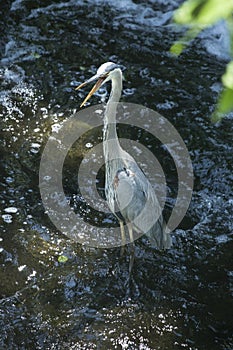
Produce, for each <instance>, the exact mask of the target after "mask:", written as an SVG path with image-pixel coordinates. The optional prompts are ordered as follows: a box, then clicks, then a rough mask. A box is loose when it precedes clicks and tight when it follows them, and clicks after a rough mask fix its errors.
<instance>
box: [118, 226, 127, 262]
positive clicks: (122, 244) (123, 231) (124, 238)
mask: <svg viewBox="0 0 233 350" xmlns="http://www.w3.org/2000/svg"><path fill="white" fill-rule="evenodd" d="M119 223H120V229H121V256H122V255H123V254H124V251H125V244H126V236H125V228H124V223H123V221H121V220H119Z"/></svg>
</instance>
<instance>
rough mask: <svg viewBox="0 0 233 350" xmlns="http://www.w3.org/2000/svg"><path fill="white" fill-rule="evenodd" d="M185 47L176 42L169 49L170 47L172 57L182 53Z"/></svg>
mask: <svg viewBox="0 0 233 350" xmlns="http://www.w3.org/2000/svg"><path fill="white" fill-rule="evenodd" d="M184 47H185V45H184V44H182V42H181V41H176V42H175V43H174V44H173V45H172V46H171V47H170V52H171V53H172V54H173V55H176V56H179V55H180V54H181V52H182V51H183V49H184Z"/></svg>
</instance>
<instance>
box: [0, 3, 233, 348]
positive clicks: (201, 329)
mask: <svg viewBox="0 0 233 350" xmlns="http://www.w3.org/2000/svg"><path fill="white" fill-rule="evenodd" d="M179 3H180V2H179V1H169V2H163V1H157V2H154V1H149V2H148V4H147V5H145V3H144V2H143V1H135V2H132V1H129V0H128V1H119V2H118V3H117V5H115V3H113V2H112V1H110V0H109V1H80V2H78V3H77V2H76V1H68V2H59V1H57V2H53V4H49V3H48V2H46V1H36V2H33V3H31V2H22V1H14V2H11V1H6V2H5V3H4V7H3V9H2V15H3V17H2V20H1V22H2V23H1V24H2V25H3V30H2V38H1V42H0V43H1V47H0V49H1V53H2V58H1V71H0V74H1V92H0V102H1V111H0V114H1V131H0V132H1V138H0V151H1V160H0V170H1V179H0V187H1V196H0V208H1V219H0V226H1V234H0V264H1V269H0V295H1V300H0V326H1V338H0V347H1V348H2V349H192V350H193V349H216V350H217V349H232V348H233V338H232V334H233V321H232V312H233V302H232V286H233V267H232V248H233V241H232V232H233V227H232V226H233V224H232V222H233V214H232V213H233V211H232V208H233V200H232V192H233V191H232V188H233V184H232V181H233V178H232V116H231V115H229V116H227V117H226V118H225V119H223V121H222V122H221V123H219V124H218V125H213V124H211V122H210V115H211V112H212V111H213V109H214V106H215V102H216V99H217V94H218V92H219V91H220V88H221V85H220V81H221V79H220V77H221V74H222V73H223V71H224V66H225V63H226V61H227V57H228V56H227V50H226V42H227V38H226V39H225V28H224V25H223V24H220V25H218V28H217V29H216V28H215V29H214V30H212V31H211V30H210V31H207V32H206V33H205V34H203V35H202V36H201V37H200V38H198V39H196V40H194V41H193V42H192V43H191V44H190V46H189V47H188V49H187V50H186V51H185V52H184V53H183V54H182V55H181V56H180V57H179V58H174V57H172V56H171V55H170V54H169V47H170V45H171V44H172V42H173V40H174V39H176V38H177V35H178V33H179V29H178V28H176V27H175V26H174V25H172V24H171V22H170V19H171V15H172V10H174V9H175V8H176V7H178V5H179ZM3 18H4V23H3ZM221 33H222V35H221ZM213 48H214V49H213ZM107 60H114V61H116V62H119V63H120V64H122V65H123V66H125V67H126V69H125V71H124V75H125V82H124V91H123V97H122V100H123V101H125V102H132V103H140V104H142V105H145V106H148V107H150V108H152V109H154V110H157V111H158V112H159V113H161V114H162V115H163V116H165V117H166V118H167V119H168V120H169V121H170V122H171V123H172V124H173V125H174V126H175V128H176V129H177V130H178V131H179V133H180V134H181V136H182V138H183V140H184V141H185V143H186V145H187V147H188V149H189V152H190V156H191V159H192V162H193V168H194V176H195V178H194V182H195V183H194V185H195V186H194V192H193V198H192V202H191V205H190V209H189V211H188V212H187V214H186V216H185V218H184V219H183V221H182V223H181V224H180V226H179V227H178V228H177V230H175V232H174V233H173V240H174V245H173V248H172V249H171V250H170V251H169V252H167V253H160V252H158V251H157V250H156V249H153V248H152V247H151V246H150V244H149V243H148V242H147V240H146V239H144V238H142V239H140V240H138V241H137V242H136V253H135V254H136V257H135V263H134V267H133V271H132V276H131V279H130V281H129V279H128V264H129V254H128V250H127V249H126V252H125V254H124V255H123V256H121V255H120V249H119V248H115V249H97V248H88V247H85V246H82V245H80V244H78V243H74V242H72V241H71V240H69V239H68V238H66V237H65V236H63V235H62V234H61V233H60V232H58V231H57V229H56V228H55V227H54V226H53V224H52V223H51V222H50V220H49V218H48V217H47V215H46V214H45V213H44V208H43V205H42V202H41V198H40V193H39V188H38V183H39V180H38V171H39V164H40V158H41V154H42V151H43V147H44V145H45V143H46V141H47V139H48V137H49V135H50V133H51V131H52V130H56V128H59V124H60V123H61V122H62V121H63V120H66V119H67V118H69V117H70V115H72V114H73V113H74V112H75V111H76V110H78V106H79V104H80V101H81V100H82V99H83V97H84V96H85V93H86V91H85V90H82V91H80V92H74V87H75V86H76V85H77V84H78V83H79V82H81V81H83V80H84V79H85V78H88V77H90V76H91V74H93V73H94V72H95V69H96V68H97V67H98V66H99V65H100V64H101V63H102V62H104V61H107ZM100 95H101V96H100ZM105 95H106V90H102V91H101V92H100V94H99V95H96V96H95V97H93V98H92V100H91V103H92V104H95V103H99V102H101V100H103V99H104V96H105ZM119 132H121V133H123V131H121V130H119ZM125 132H126V133H127V132H129V133H131V135H130V137H132V139H136V140H140V141H143V137H142V136H141V135H140V134H139V133H138V130H134V129H132V130H129V131H127V130H126V131H125ZM98 137H101V134H100V135H97V138H98ZM89 142H93V143H94V142H96V139H95V137H94V136H93V139H91V140H89ZM153 142H154V141H153ZM153 142H152V143H151V144H149V145H148V146H150V147H151V148H152V149H153V151H155V152H156V155H157V154H158V153H159V154H158V159H159V160H160V162H161V164H162V166H163V169H165V172H166V176H167V183H168V187H169V196H168V197H169V198H168V203H167V204H168V205H167V207H166V212H165V215H167V216H169V211H170V206H171V205H172V203H173V201H174V198H175V194H176V187H177V184H176V173H175V170H174V166H173V164H172V163H171V161H170V157H168V156H167V155H166V154H165V153H164V152H163V149H162V147H161V145H160V144H157V143H153ZM84 146H85V145H84ZM83 148H85V147H83ZM80 149H81V151H82V152H83V150H82V147H81V146H80V148H78V149H75V148H73V151H72V150H71V152H70V153H69V155H68V157H67V159H66V163H65V168H64V178H63V183H64V188H65V193H66V195H67V198H68V199H69V200H70V202H71V205H73V206H75V205H76V206H77V207H79V206H80V205H81V204H82V205H83V210H84V211H85V209H86V207H85V203H82V202H81V198H80V196H79V192H78V189H77V175H76V171H77V170H76V164H77V163H76V162H77V161H78V160H79V159H80V157H81V155H80ZM82 152H81V153H82ZM102 175H103V174H102ZM102 175H101V173H100V174H99V178H100V184H99V186H100V188H101V186H102V187H103V176H102ZM101 181H102V182H101ZM86 214H87V215H88V212H87V213H86ZM101 219H102V218H101V217H100V218H99V220H101ZM110 219H112V218H110ZM60 255H65V256H67V257H68V261H67V262H66V263H62V262H59V261H58V257H59V256H60Z"/></svg>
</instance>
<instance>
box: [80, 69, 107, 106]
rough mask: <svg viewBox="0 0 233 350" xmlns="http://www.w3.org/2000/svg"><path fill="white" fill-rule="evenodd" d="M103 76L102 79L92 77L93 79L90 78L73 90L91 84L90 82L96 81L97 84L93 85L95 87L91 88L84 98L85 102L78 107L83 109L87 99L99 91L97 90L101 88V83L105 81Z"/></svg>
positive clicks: (95, 76)
mask: <svg viewBox="0 0 233 350" xmlns="http://www.w3.org/2000/svg"><path fill="white" fill-rule="evenodd" d="M105 78H106V77H105V76H104V77H99V76H97V75H94V77H92V78H91V79H89V80H87V81H85V82H84V83H82V84H80V85H79V86H77V87H76V89H75V90H79V89H81V88H82V87H83V86H86V85H87V84H89V83H91V82H92V81H94V80H96V79H98V80H97V82H96V83H95V85H94V86H93V88H92V89H91V91H90V92H89V94H88V95H87V97H86V98H85V100H84V101H83V102H82V103H81V105H80V107H83V106H84V105H85V103H86V102H87V101H88V100H89V98H90V97H91V96H92V95H93V94H94V93H95V92H96V91H97V90H99V88H100V87H101V85H102V83H103V81H104V80H105Z"/></svg>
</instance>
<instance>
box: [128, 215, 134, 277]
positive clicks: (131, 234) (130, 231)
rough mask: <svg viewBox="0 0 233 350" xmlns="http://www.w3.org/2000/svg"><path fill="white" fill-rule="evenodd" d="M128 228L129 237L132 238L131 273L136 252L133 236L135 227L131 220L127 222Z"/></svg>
mask: <svg viewBox="0 0 233 350" xmlns="http://www.w3.org/2000/svg"><path fill="white" fill-rule="evenodd" d="M127 226H128V230H129V238H130V246H131V250H130V261H129V273H131V271H132V268H133V263H134V253H135V249H134V248H135V246H134V238H133V227H132V224H131V223H130V222H129V223H128V224H127Z"/></svg>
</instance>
